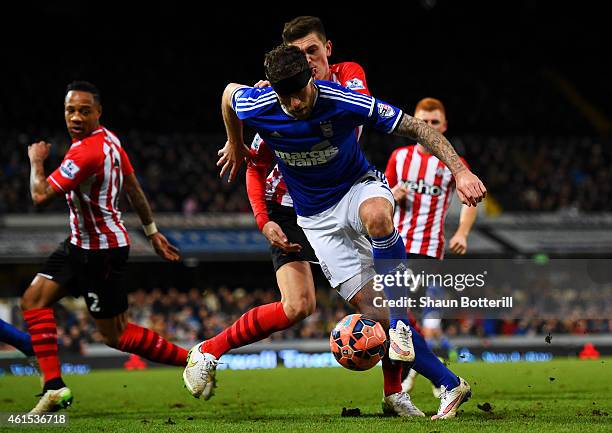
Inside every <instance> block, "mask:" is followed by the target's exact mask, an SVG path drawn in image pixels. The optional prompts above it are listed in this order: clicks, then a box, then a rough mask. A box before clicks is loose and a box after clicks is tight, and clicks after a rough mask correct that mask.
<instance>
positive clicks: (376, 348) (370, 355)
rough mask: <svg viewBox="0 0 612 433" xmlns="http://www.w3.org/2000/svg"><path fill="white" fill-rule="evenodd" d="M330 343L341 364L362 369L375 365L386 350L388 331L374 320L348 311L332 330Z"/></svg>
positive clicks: (358, 369) (351, 368)
mask: <svg viewBox="0 0 612 433" xmlns="http://www.w3.org/2000/svg"><path fill="white" fill-rule="evenodd" d="M329 345H330V347H331V351H332V353H333V354H334V357H335V358H336V361H338V363H339V364H340V365H341V366H343V367H345V368H348V369H349V370H357V371H363V370H368V369H370V368H372V367H374V366H375V365H376V364H377V363H378V361H380V360H381V359H382V358H383V356H384V355H385V351H386V350H387V335H386V334H385V330H384V328H383V327H382V325H381V324H380V323H378V322H377V321H375V320H372V319H369V318H368V317H366V316H364V315H362V314H349V315H348V316H346V317H344V318H343V319H342V320H340V321H339V322H338V324H337V325H336V327H335V328H334V329H333V330H332V331H331V334H330V336H329Z"/></svg>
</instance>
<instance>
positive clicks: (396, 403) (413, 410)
mask: <svg viewBox="0 0 612 433" xmlns="http://www.w3.org/2000/svg"><path fill="white" fill-rule="evenodd" d="M382 408H383V413H385V414H386V415H397V416H425V414H424V413H423V412H422V411H421V410H420V409H419V408H418V407H416V406H415V405H414V403H413V402H412V400H411V399H410V396H409V395H408V394H407V393H405V392H404V391H401V392H396V393H395V394H391V395H388V396H386V397H385V398H383V402H382Z"/></svg>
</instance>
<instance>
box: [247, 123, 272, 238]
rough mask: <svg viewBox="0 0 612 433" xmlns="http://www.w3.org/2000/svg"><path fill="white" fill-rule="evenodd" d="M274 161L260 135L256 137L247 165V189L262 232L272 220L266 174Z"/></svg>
mask: <svg viewBox="0 0 612 433" xmlns="http://www.w3.org/2000/svg"><path fill="white" fill-rule="evenodd" d="M273 159H274V157H273V156H272V152H270V148H269V147H268V146H267V145H266V143H265V142H264V141H263V140H262V139H261V137H260V136H259V134H257V135H255V138H254V139H253V143H252V144H251V159H250V160H249V163H248V165H247V172H246V187H247V195H248V197H249V202H250V203H251V208H252V209H253V215H254V216H255V221H256V222H257V227H259V230H262V229H263V226H264V225H266V223H267V222H268V221H269V220H270V219H269V217H268V207H267V205H266V178H267V176H266V174H267V172H268V169H269V168H270V165H271V164H272V161H273Z"/></svg>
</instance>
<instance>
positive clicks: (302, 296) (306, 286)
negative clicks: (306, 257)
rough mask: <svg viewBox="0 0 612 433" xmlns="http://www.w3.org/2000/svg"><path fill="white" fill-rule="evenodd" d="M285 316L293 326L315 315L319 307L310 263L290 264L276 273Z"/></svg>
mask: <svg viewBox="0 0 612 433" xmlns="http://www.w3.org/2000/svg"><path fill="white" fill-rule="evenodd" d="M276 281H277V283H278V287H279V289H280V292H281V302H282V304H283V310H284V311H285V315H286V316H287V318H288V319H289V321H290V322H292V324H295V323H298V322H301V321H302V320H304V319H305V318H306V317H308V316H310V315H311V314H312V313H314V311H315V308H316V306H317V303H316V302H317V301H316V299H317V298H316V294H315V287H314V281H313V278H312V271H311V269H310V263H308V262H303V261H300V262H290V263H286V264H284V265H283V266H281V267H280V268H279V269H278V270H277V271H276Z"/></svg>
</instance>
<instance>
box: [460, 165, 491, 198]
mask: <svg viewBox="0 0 612 433" xmlns="http://www.w3.org/2000/svg"><path fill="white" fill-rule="evenodd" d="M455 182H456V185H457V195H458V196H459V199H460V200H461V203H463V204H465V205H467V206H476V205H477V204H478V203H480V202H481V201H482V199H483V198H485V197H486V195H487V189H486V188H485V186H484V184H483V183H482V182H481V181H480V179H478V176H476V175H475V174H474V173H472V172H471V171H470V170H468V169H465V170H462V171H460V172H459V173H457V174H456V175H455Z"/></svg>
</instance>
